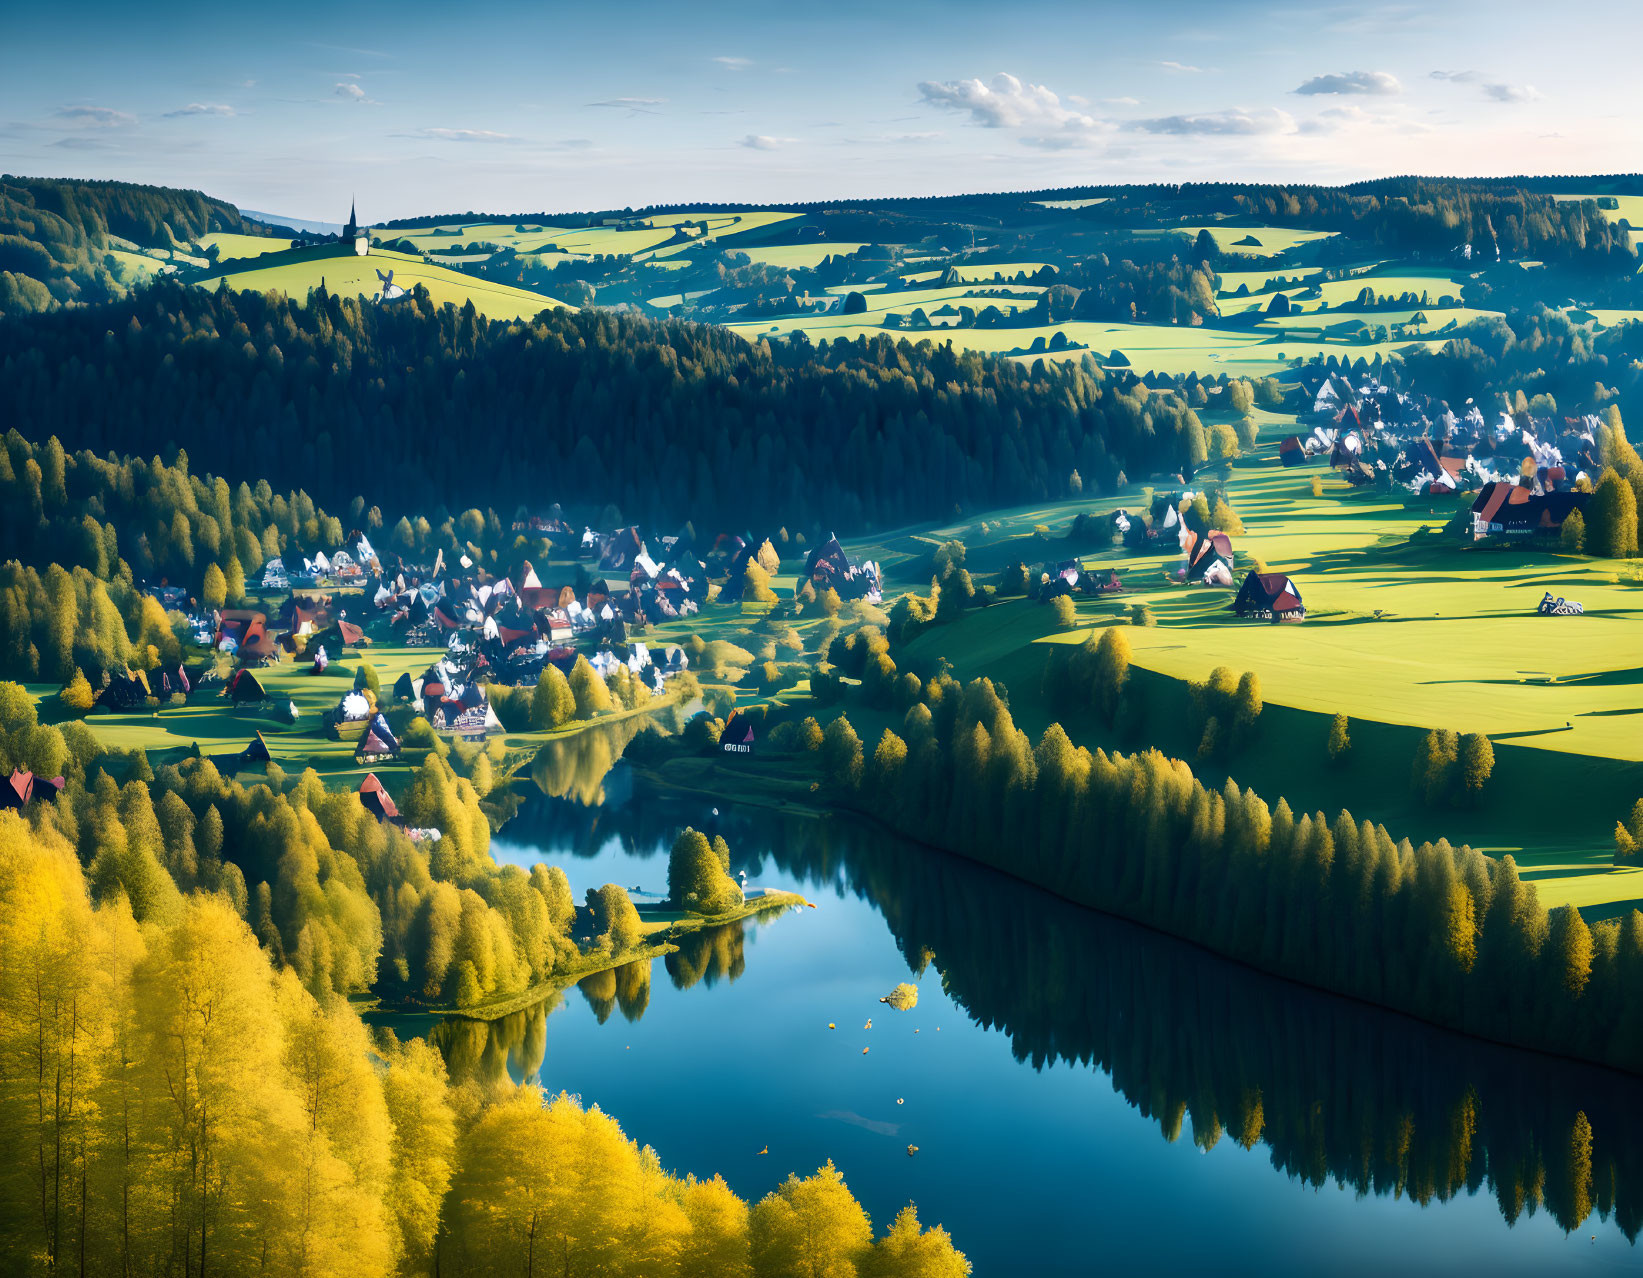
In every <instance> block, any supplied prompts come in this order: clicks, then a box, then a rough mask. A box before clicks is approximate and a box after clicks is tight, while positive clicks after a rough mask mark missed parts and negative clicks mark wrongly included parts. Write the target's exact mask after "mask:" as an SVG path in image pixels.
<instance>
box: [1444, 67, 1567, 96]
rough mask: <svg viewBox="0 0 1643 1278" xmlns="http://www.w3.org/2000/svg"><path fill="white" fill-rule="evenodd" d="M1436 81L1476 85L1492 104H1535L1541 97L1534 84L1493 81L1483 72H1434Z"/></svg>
mask: <svg viewBox="0 0 1643 1278" xmlns="http://www.w3.org/2000/svg"><path fill="white" fill-rule="evenodd" d="M1432 78H1433V79H1434V80H1448V81H1449V82H1450V83H1451V84H1475V85H1477V86H1478V92H1479V93H1481V94H1482V95H1483V96H1484V97H1485V98H1488V99H1489V100H1490V101H1491V102H1535V101H1537V100H1539V98H1540V97H1541V92H1540V90H1539V89H1537V88H1535V86H1534V85H1532V84H1511V83H1509V82H1507V81H1504V80H1491V79H1490V78H1489V77H1488V76H1487V75H1485V74H1484V73H1483V72H1482V71H1434V72H1432Z"/></svg>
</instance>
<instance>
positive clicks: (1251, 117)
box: [1125, 107, 1295, 137]
mask: <svg viewBox="0 0 1643 1278" xmlns="http://www.w3.org/2000/svg"><path fill="white" fill-rule="evenodd" d="M1125 127H1126V128H1129V129H1133V130H1135V131H1136V132H1138V133H1159V134H1166V135H1172V136H1176V137H1214V136H1233V135H1236V136H1246V137H1247V136H1252V135H1255V134H1261V133H1293V132H1294V131H1295V121H1294V119H1293V117H1291V116H1290V115H1289V113H1288V112H1287V111H1277V110H1272V109H1263V110H1256V111H1248V110H1245V109H1244V108H1242V107H1234V108H1232V109H1231V110H1228V111H1209V112H1205V113H1203V114H1201V115H1165V116H1159V117H1157V118H1155V119H1150V120H1131V121H1130V122H1129V123H1128V124H1127V125H1126V126H1125Z"/></svg>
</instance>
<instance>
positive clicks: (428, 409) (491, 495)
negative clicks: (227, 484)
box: [0, 281, 1207, 529]
mask: <svg viewBox="0 0 1643 1278" xmlns="http://www.w3.org/2000/svg"><path fill="white" fill-rule="evenodd" d="M408 303H409V304H406V305H401V306H396V307H394V308H392V309H381V308H375V307H370V306H366V305H362V304H360V303H359V302H357V301H354V300H351V299H342V298H337V297H331V296H325V295H316V296H315V297H313V298H311V299H309V303H308V304H306V305H305V304H303V303H302V302H297V301H292V300H289V299H286V298H283V297H272V296H269V297H265V296H260V295H253V294H238V295H235V294H230V293H228V292H227V291H226V290H219V291H218V292H216V293H207V292H204V291H201V290H198V289H192V288H188V287H186V286H183V285H180V284H175V283H172V282H169V281H159V282H157V283H156V284H155V285H154V286H153V287H151V288H149V289H147V290H145V291H144V292H143V293H142V294H141V295H139V296H134V297H132V298H130V299H128V300H126V301H123V302H120V303H116V304H113V305H111V306H108V307H105V308H101V309H98V310H69V311H63V312H61V313H57V314H53V315H46V316H37V317H34V318H32V319H31V320H30V321H29V322H28V323H26V324H24V323H11V324H0V399H3V400H4V401H5V402H6V403H7V404H8V405H10V407H11V412H12V422H13V424H14V425H15V426H16V428H17V429H18V430H19V431H20V432H21V433H22V434H23V435H24V436H25V437H27V438H29V439H34V440H43V439H46V438H48V437H50V436H52V435H55V436H57V437H58V438H59V439H60V440H61V441H62V443H63V445H64V446H65V447H66V448H69V449H71V450H72V449H79V448H88V449H91V450H93V451H96V452H99V453H101V452H106V451H108V450H109V449H110V448H115V447H117V448H119V449H120V450H122V451H126V450H129V451H131V452H134V453H139V454H150V453H163V452H165V451H167V450H169V449H172V448H174V447H185V448H187V450H188V451H189V454H190V456H191V457H192V459H193V461H194V463H195V464H196V465H197V466H198V467H200V468H201V469H209V470H211V471H213V472H215V473H217V474H222V475H226V476H229V477H230V478H231V479H234V480H237V479H238V478H240V477H244V476H261V477H265V478H267V479H268V480H269V482H270V483H272V484H273V485H274V486H275V487H276V488H283V487H288V486H292V487H294V486H298V485H300V486H302V487H303V488H305V489H307V490H308V491H309V492H310V493H311V494H312V495H313V496H314V498H315V500H317V501H321V502H324V503H326V504H331V505H341V504H343V503H344V502H346V501H347V500H348V498H350V497H351V496H353V495H355V494H362V495H363V496H364V497H365V498H366V499H367V500H368V501H378V500H380V499H382V498H383V496H384V495H386V496H389V497H391V498H392V500H393V504H395V505H397V506H400V507H410V508H418V507H421V508H434V507H437V506H439V505H442V504H443V505H447V506H449V507H451V508H458V507H460V506H465V505H473V504H478V503H481V502H482V503H485V504H490V505H492V506H494V507H495V508H497V509H507V508H509V507H511V506H513V505H515V504H516V503H523V504H527V505H543V506H545V505H547V504H548V503H551V502H554V501H563V502H566V503H567V504H569V503H574V502H585V501H592V502H597V503H601V504H602V503H605V502H614V503H616V504H617V505H618V506H619V507H620V508H621V510H622V512H623V513H624V515H625V516H626V517H627V518H629V519H641V520H647V521H653V520H671V521H676V522H682V521H683V520H684V519H685V518H698V519H701V518H706V519H709V520H716V521H718V522H720V523H722V524H724V525H725V526H732V525H734V526H736V527H742V526H744V525H752V524H758V523H762V522H772V523H776V524H783V525H798V526H808V525H813V524H831V523H837V524H838V525H839V526H840V527H841V528H850V529H855V528H861V527H865V526H870V525H875V524H878V525H882V524H885V523H894V522H903V521H908V520H914V519H920V518H930V517H935V516H939V515H943V514H947V513H949V512H951V511H952V510H953V509H954V507H955V506H965V507H968V506H980V505H984V504H992V505H1002V504H1008V503H1013V502H1024V501H1034V500H1042V499H1046V498H1051V497H1057V496H1062V495H1065V494H1067V493H1068V492H1069V491H1072V490H1074V489H1076V488H1078V487H1081V486H1088V485H1107V484H1110V483H1112V482H1113V481H1114V480H1115V479H1116V477H1117V475H1118V474H1119V473H1120V472H1121V471H1127V472H1130V473H1132V474H1138V475H1139V474H1150V473H1153V472H1155V471H1168V472H1178V471H1181V470H1183V469H1190V468H1191V467H1193V466H1194V465H1196V464H1198V463H1201V462H1202V461H1203V460H1204V458H1205V456H1206V454H1207V440H1206V435H1205V431H1204V428H1203V427H1202V425H1201V424H1200V423H1199V421H1198V418H1197V416H1196V414H1195V413H1193V412H1192V410H1191V409H1190V408H1189V407H1188V406H1187V405H1186V403H1185V402H1184V401H1183V400H1182V399H1180V398H1179V397H1177V396H1175V395H1173V394H1165V395H1153V396H1151V397H1147V396H1146V395H1145V394H1144V388H1140V389H1141V390H1142V392H1143V393H1142V394H1139V395H1138V394H1136V393H1135V392H1134V391H1133V390H1126V389H1123V388H1121V387H1120V385H1119V384H1118V383H1117V382H1115V381H1113V380H1111V379H1109V378H1108V377H1107V376H1106V375H1105V374H1103V373H1102V372H1101V370H1100V369H1099V368H1098V367H1096V365H1095V364H1094V363H1093V361H1091V360H1085V361H1084V362H1082V363H1070V362H1069V363H1067V364H1062V365H1055V364H1049V365H1042V364H1034V365H1033V366H1031V367H1027V366H1024V365H1020V364H1016V363H1012V362H1009V361H1006V360H1000V359H993V358H988V357H983V356H981V355H978V354H975V353H969V352H954V351H953V350H951V349H949V348H947V347H937V346H930V345H917V346H915V345H912V344H909V343H906V342H900V343H896V342H892V341H891V340H890V339H889V338H888V337H884V338H877V339H874V340H871V341H869V340H866V339H861V340H858V341H856V342H853V343H852V342H848V341H844V340H839V341H836V342H833V343H831V344H828V343H821V344H818V345H816V346H811V345H810V344H809V343H808V342H805V341H803V340H802V339H801V340H800V341H797V342H794V343H783V344H779V345H777V346H774V347H773V346H771V345H769V344H766V343H764V342H759V343H753V344H749V343H748V342H747V341H745V340H744V339H742V338H740V337H738V336H735V335H733V334H731V333H728V332H725V331H723V330H721V329H717V328H711V327H706V326H702V325H695V324H687V323H681V322H676V321H670V322H652V321H646V320H641V319H637V318H634V317H631V316H626V315H619V314H611V313H592V312H588V313H581V314H553V313H548V314H543V315H540V316H538V317H537V318H536V319H535V320H533V321H532V322H530V323H529V324H517V323H515V324H502V323H494V324H486V323H485V322H484V321H482V320H480V319H479V318H478V317H477V316H476V315H475V314H474V313H473V312H472V310H471V309H465V310H463V311H460V312H459V311H456V310H454V309H449V308H446V309H443V310H436V309H434V308H432V307H431V306H429V305H427V304H426V302H425V300H423V299H421V298H413V299H408ZM1075 472H1076V474H1077V478H1076V479H1075V478H1074V475H1075Z"/></svg>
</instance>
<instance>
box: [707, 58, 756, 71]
mask: <svg viewBox="0 0 1643 1278" xmlns="http://www.w3.org/2000/svg"><path fill="white" fill-rule="evenodd" d="M713 60H714V61H715V62H717V63H718V64H719V65H720V66H722V67H724V68H726V69H727V70H730V71H746V70H747V69H748V67H750V66H752V65H753V59H752V58H735V57H731V56H729V55H728V54H721V55H720V56H718V57H716V58H714V59H713Z"/></svg>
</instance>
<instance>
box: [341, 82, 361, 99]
mask: <svg viewBox="0 0 1643 1278" xmlns="http://www.w3.org/2000/svg"><path fill="white" fill-rule="evenodd" d="M335 92H336V95H337V96H338V97H339V98H347V99H348V100H349V101H350V102H363V101H365V90H364V89H362V88H360V87H359V85H357V84H355V83H354V82H353V81H352V80H338V81H337V87H336V90H335Z"/></svg>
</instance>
